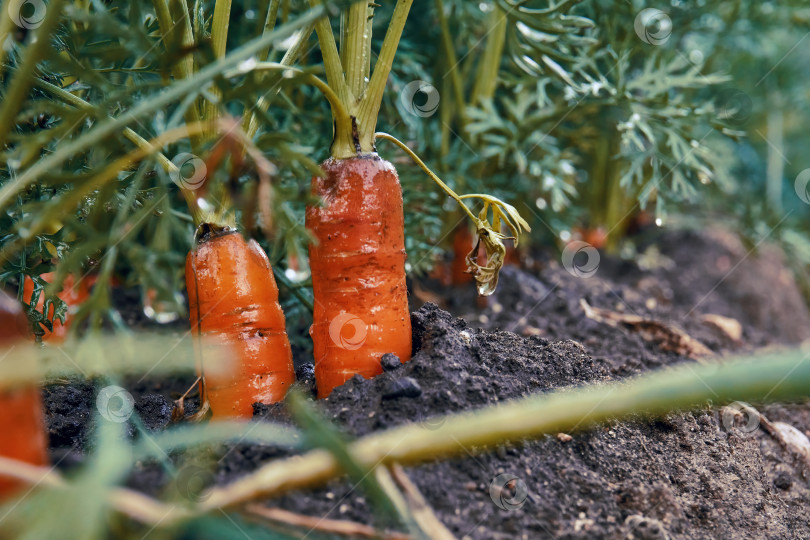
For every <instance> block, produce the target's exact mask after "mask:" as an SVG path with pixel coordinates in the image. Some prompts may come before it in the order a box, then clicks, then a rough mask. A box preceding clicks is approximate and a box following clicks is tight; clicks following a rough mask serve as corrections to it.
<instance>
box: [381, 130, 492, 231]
mask: <svg viewBox="0 0 810 540" xmlns="http://www.w3.org/2000/svg"><path fill="white" fill-rule="evenodd" d="M374 137H375V138H377V137H379V138H381V139H385V140H387V141H391V142H392V143H394V144H396V145H397V146H399V148H400V149H401V150H402V151H403V152H405V153H406V154H408V156H410V158H411V159H412V160H414V162H416V164H417V165H419V168H420V169H422V170H423V171H425V174H427V175H428V176H429V177H430V178H431V179H432V180H433V181H434V182H436V183H437V184H438V185H439V187H440V188H442V190H443V191H444V192H445V193H446V194H447V195H448V196H449V197H450V198H452V199H453V200H454V201H456V202H457V203H458V204H459V206H461V208H463V209H464V211H465V212H466V213H467V215H468V216H470V219H472V220H473V221H474V222H475V223H478V221H479V220H478V218H477V217H476V216H475V214H473V213H472V211H470V209H469V208H467V205H466V204H464V201H462V198H465V197H469V196H465V197H459V195H458V194H457V193H456V192H455V191H453V190H452V188H451V187H450V186H448V185H447V184H445V183H444V182H443V181H442V179H441V178H439V177H438V176H437V175H436V173H434V172H433V171H431V170H430V169H429V168H428V166H427V165H425V162H424V161H422V160H421V159H419V156H417V155H416V153H415V152H414V151H413V150H411V149H410V148H408V145H406V144H405V143H404V142H402V141H400V140H399V139H397V138H396V137H394V136H393V135H389V134H388V133H384V132H382V131H378V132H377V133H375V134H374Z"/></svg>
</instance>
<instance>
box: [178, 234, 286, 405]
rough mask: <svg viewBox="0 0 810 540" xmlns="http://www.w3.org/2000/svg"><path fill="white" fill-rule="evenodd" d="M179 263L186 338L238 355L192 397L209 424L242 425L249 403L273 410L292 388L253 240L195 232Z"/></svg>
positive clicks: (263, 263)
mask: <svg viewBox="0 0 810 540" xmlns="http://www.w3.org/2000/svg"><path fill="white" fill-rule="evenodd" d="M198 231H200V232H199V233H198V241H197V245H196V247H195V249H194V250H193V251H192V252H190V253H189V254H188V257H187V259H186V287H187V288H188V296H189V308H190V312H191V314H190V318H191V329H192V331H193V332H194V333H195V334H197V335H199V334H207V335H213V336H216V337H218V338H220V339H222V341H223V342H224V343H226V344H228V345H231V346H232V347H233V348H234V350H236V351H237V352H238V365H237V367H236V369H235V370H233V371H232V372H231V373H230V374H227V375H222V374H218V375H216V376H213V375H210V374H209V375H206V374H205V369H204V367H205V366H204V360H205V356H204V351H200V354H201V357H202V364H201V365H200V366H199V370H200V371H199V373H200V375H201V377H202V380H201V383H200V391H201V395H202V397H203V399H204V400H207V401H208V403H209V405H210V406H211V410H212V412H213V414H214V417H237V418H250V417H251V416H252V415H253V403H255V402H259V403H275V402H277V401H280V400H281V399H283V398H284V396H285V394H286V393H287V390H289V388H290V386H291V385H292V384H293V382H294V381H295V370H294V368H293V362H292V350H291V349H290V342H289V340H288V339H287V332H286V329H285V326H284V313H282V311H281V306H280V305H279V303H278V287H277V286H276V280H275V278H274V277H273V270H272V269H271V268H270V261H269V259H268V258H267V255H266V254H265V253H264V251H263V250H262V248H261V247H259V244H257V243H256V241H255V240H250V241H249V242H245V240H244V238H242V235H241V234H239V233H238V232H237V231H235V230H234V229H229V228H227V227H217V226H214V225H211V224H203V225H202V226H201V227H200V228H199V229H198Z"/></svg>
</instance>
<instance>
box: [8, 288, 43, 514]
mask: <svg viewBox="0 0 810 540" xmlns="http://www.w3.org/2000/svg"><path fill="white" fill-rule="evenodd" d="M27 325H28V320H27V318H26V317H25V314H24V313H23V310H22V306H20V304H19V303H18V302H17V301H16V300H14V299H12V298H10V297H9V296H8V295H6V294H5V293H2V292H0V347H1V348H3V349H5V348H7V347H11V346H13V345H15V344H19V343H20V342H21V341H23V340H25V339H26V335H25V334H24V332H25V330H26V327H27ZM29 346H32V345H29ZM47 449H48V438H47V435H46V433H45V415H44V414H43V412H42V396H41V394H40V391H39V388H38V387H36V386H28V387H22V388H13V389H4V388H2V386H0V456H4V457H8V458H12V459H17V460H20V461H25V462H27V463H31V464H33V465H45V464H47V463H48V450H47ZM21 487H22V485H21V484H20V483H19V482H17V481H15V480H12V479H10V478H7V477H3V476H0V499H3V498H5V497H8V496H10V495H13V494H14V493H15V492H17V491H19V489H20V488H21Z"/></svg>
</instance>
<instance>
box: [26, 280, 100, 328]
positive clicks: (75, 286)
mask: <svg viewBox="0 0 810 540" xmlns="http://www.w3.org/2000/svg"><path fill="white" fill-rule="evenodd" d="M40 277H41V278H42V279H44V280H45V281H47V282H48V283H51V282H52V281H53V280H54V278H56V274H55V273H53V272H47V273H45V274H42V275H41V276H40ZM94 278H95V276H92V277H87V278H85V279H82V280H80V281H79V282H78V283H77V282H76V280H75V278H74V277H73V275H72V274H68V275H67V276H66V277H65V281H64V282H63V284H62V290H61V291H60V292H59V293H58V294H57V296H58V297H59V298H60V299H61V300H62V301H63V302H64V303H66V304H67V305H68V306H69V307H77V306H79V305H81V304H82V303H83V302H84V301H86V300H87V299H88V298H90V288H89V287H90V285H92V282H93V279H94ZM33 292H34V282H33V281H32V280H31V278H30V277H28V276H26V278H25V283H24V284H23V298H24V300H25V301H26V302H28V301H29V300H30V299H31V294H32V293H33ZM44 305H45V296H44V295H42V294H40V296H39V302H37V306H36V307H37V309H38V310H42V307H43V306H44ZM52 314H53V310H51V313H48V316H49V317H50V316H51V315H52ZM70 320H71V314H70V313H68V314H67V315H66V316H65V324H62V321H60V320H59V319H56V320H55V321H53V332H49V331H48V330H47V329H46V330H45V334H43V336H42V341H51V342H54V343H61V342H63V341H65V338H66V337H67V333H68V330H69V329H70V322H71V321H70Z"/></svg>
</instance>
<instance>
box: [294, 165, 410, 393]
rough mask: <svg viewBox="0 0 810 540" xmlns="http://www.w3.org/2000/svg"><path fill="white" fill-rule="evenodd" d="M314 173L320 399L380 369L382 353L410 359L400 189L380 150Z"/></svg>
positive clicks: (310, 219)
mask: <svg viewBox="0 0 810 540" xmlns="http://www.w3.org/2000/svg"><path fill="white" fill-rule="evenodd" d="M322 167H323V169H324V171H325V172H326V176H325V177H323V178H321V177H318V176H316V177H315V178H313V179H312V191H313V193H314V194H315V195H316V196H319V197H321V198H322V199H323V201H324V206H322V207H314V206H313V207H309V208H307V216H306V222H307V228H308V229H309V230H310V231H311V232H312V233H313V235H314V236H315V238H316V241H315V243H313V244H312V245H311V246H310V250H309V251H310V267H311V270H312V289H313V293H314V297H315V310H314V314H313V320H314V322H313V325H312V328H311V329H310V335H311V336H312V340H313V342H314V346H315V378H316V381H317V385H318V397H320V398H324V397H327V396H328V395H329V394H330V393H331V392H332V390H333V389H334V388H335V387H336V386H340V385H342V384H343V383H344V382H346V381H347V380H349V379H350V378H351V377H352V376H353V375H355V374H360V375H362V376H363V377H366V378H370V377H373V376H375V375H378V374H380V373H382V368H381V366H380V358H381V357H382V355H383V354H385V353H394V354H396V355H397V356H398V357H399V358H400V360H401V361H402V362H406V361H407V360H409V359H410V357H411V319H410V313H409V312H408V293H407V288H406V285H405V232H404V216H403V209H402V190H401V188H400V185H399V178H398V177H397V173H396V170H395V169H394V166H393V165H391V164H390V163H389V162H387V161H385V160H383V159H381V158H379V157H378V156H377V155H373V156H363V157H356V158H350V159H343V160H337V159H329V160H327V161H325V162H324V163H323V165H322Z"/></svg>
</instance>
